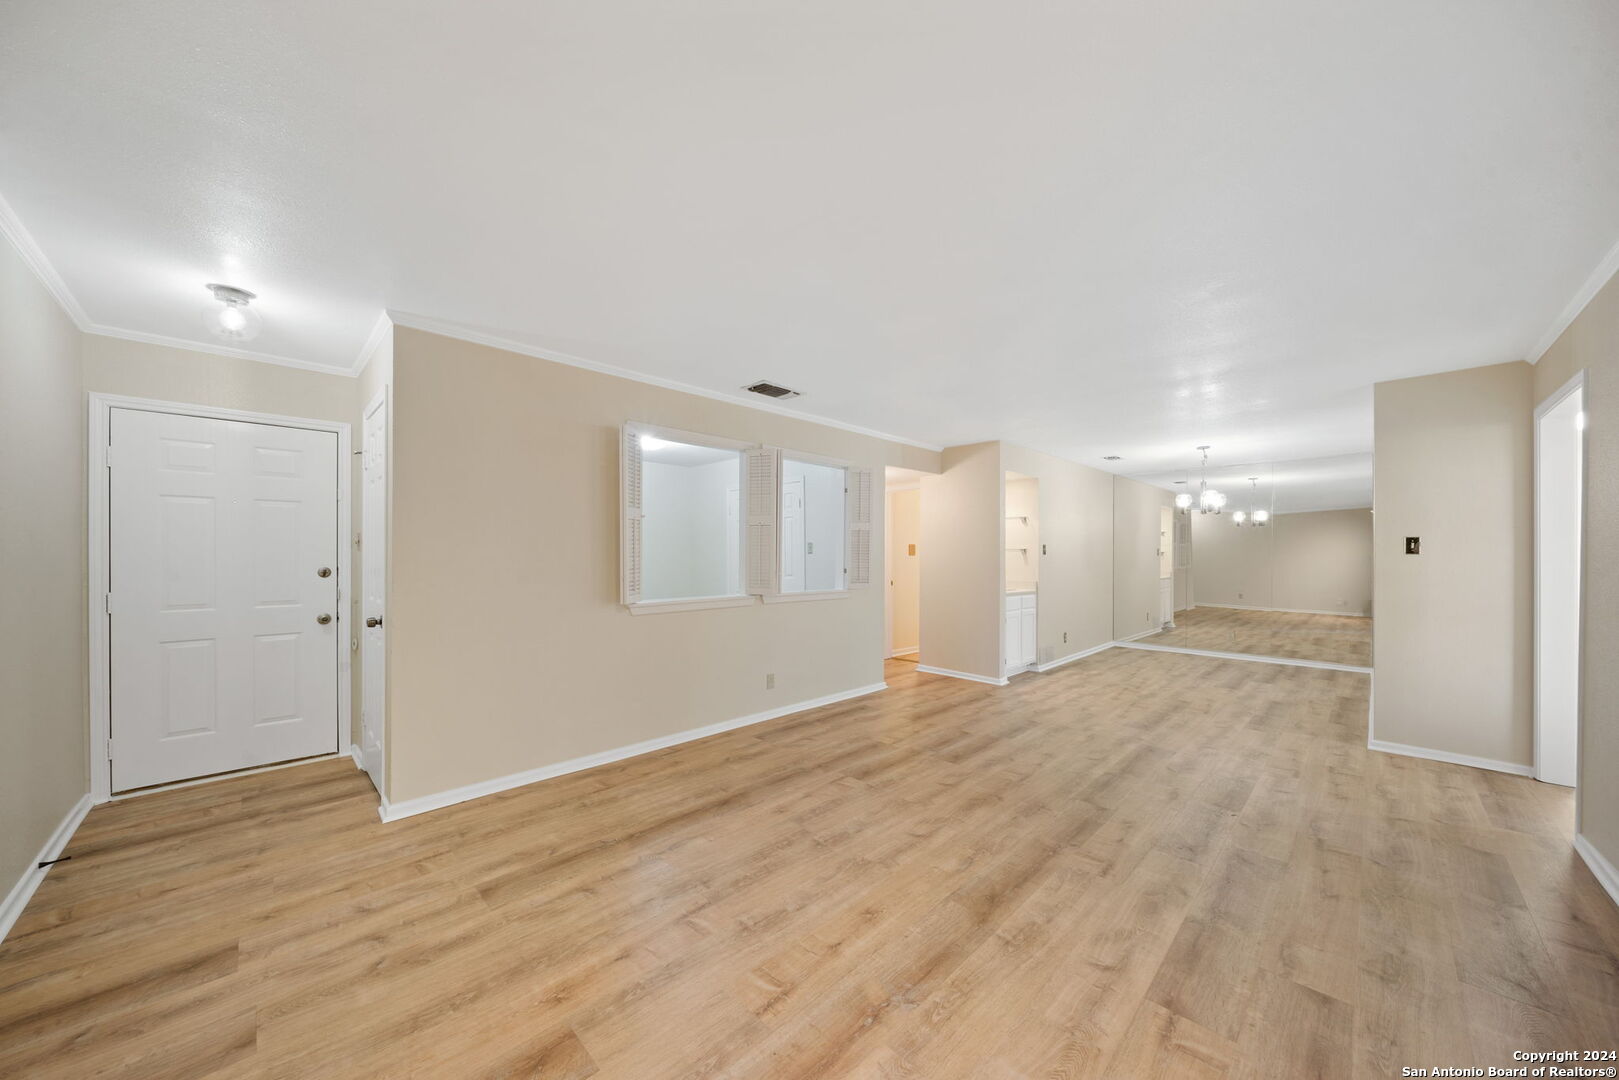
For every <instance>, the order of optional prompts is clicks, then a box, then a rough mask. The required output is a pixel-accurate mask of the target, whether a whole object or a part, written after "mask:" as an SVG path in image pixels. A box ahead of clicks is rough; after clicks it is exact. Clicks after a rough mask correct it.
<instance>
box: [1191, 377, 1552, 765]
mask: <svg viewBox="0 0 1619 1080" xmlns="http://www.w3.org/2000/svg"><path fill="white" fill-rule="evenodd" d="M1533 375H1534V372H1533V369H1532V368H1531V367H1530V366H1529V365H1528V364H1524V363H1511V364H1498V365H1495V366H1493V367H1482V368H1471V369H1468V370H1465V371H1453V372H1447V373H1445V374H1442V375H1428V376H1424V377H1421V378H1416V379H1401V380H1398V381H1395V382H1385V383H1378V384H1377V386H1376V388H1375V398H1374V400H1375V413H1376V418H1375V452H1376V464H1375V477H1374V485H1375V509H1376V516H1375V520H1374V526H1373V561H1374V566H1373V594H1374V597H1375V599H1374V604H1375V607H1376V612H1377V618H1376V621H1375V624H1374V631H1373V648H1374V654H1375V664H1376V668H1377V678H1376V680H1375V682H1374V684H1373V698H1374V701H1373V705H1374V734H1373V737H1374V738H1376V739H1377V740H1379V741H1383V742H1390V743H1402V744H1405V745H1409V746H1417V747H1423V748H1426V749H1430V750H1439V751H1444V752H1448V753H1452V754H1465V755H1469V756H1473V757H1480V758H1486V759H1490V760H1493V761H1502V762H1509V763H1513V764H1517V765H1528V764H1529V763H1530V762H1531V760H1532V759H1531V752H1532V735H1533V731H1532V718H1531V693H1530V680H1531V677H1532V671H1531V666H1530V658H1531V647H1532V636H1533V635H1532V628H1531V618H1530V602H1531V592H1530V590H1531V558H1530V556H1531V553H1530V543H1531V537H1532V531H1531V513H1532V498H1531V482H1532V477H1531V458H1532V454H1531V434H1532V431H1531V411H1532V401H1531V396H1532V386H1533ZM1407 536H1420V537H1421V538H1422V553H1421V554H1420V555H1406V554H1403V544H1404V538H1405V537H1407ZM1202 554H1203V553H1202V551H1201V550H1200V551H1199V557H1200V558H1201V557H1202ZM1199 593H1200V594H1201V585H1199ZM1199 598H1200V599H1201V595H1200V597H1199Z"/></svg>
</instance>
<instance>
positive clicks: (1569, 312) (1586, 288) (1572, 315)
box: [1524, 241, 1619, 364]
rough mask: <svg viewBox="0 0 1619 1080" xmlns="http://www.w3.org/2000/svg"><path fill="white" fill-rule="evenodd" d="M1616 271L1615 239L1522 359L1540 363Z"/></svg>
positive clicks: (1618, 261)
mask: <svg viewBox="0 0 1619 1080" xmlns="http://www.w3.org/2000/svg"><path fill="white" fill-rule="evenodd" d="M1616 273H1619V241H1616V242H1615V243H1614V245H1613V247H1611V248H1609V249H1608V253H1607V254H1606V255H1604V256H1603V257H1602V261H1601V262H1599V263H1597V265H1596V269H1595V270H1592V271H1591V276H1590V277H1588V278H1586V279H1585V284H1584V285H1581V286H1580V291H1579V292H1577V293H1575V294H1574V296H1573V297H1572V298H1571V299H1570V300H1569V302H1568V306H1567V307H1565V308H1563V313H1562V314H1561V315H1559V316H1557V319H1556V321H1554V322H1553V323H1552V324H1551V325H1550V326H1548V327H1547V328H1546V332H1545V333H1544V334H1542V335H1540V340H1539V341H1537V342H1535V347H1534V348H1532V349H1530V350H1529V355H1528V356H1525V357H1524V359H1525V360H1527V361H1529V362H1530V363H1531V364H1538V363H1540V358H1541V357H1543V356H1545V355H1546V353H1547V351H1548V350H1550V349H1551V347H1552V346H1553V345H1555V344H1557V339H1558V338H1560V337H1562V336H1563V331H1564V330H1567V329H1568V328H1569V326H1571V325H1572V324H1573V322H1574V320H1575V319H1577V318H1579V317H1580V312H1582V311H1584V310H1585V305H1587V304H1589V303H1590V302H1591V301H1592V299H1594V298H1595V297H1596V294H1597V293H1599V292H1601V291H1602V287H1603V286H1604V285H1606V284H1607V283H1608V282H1609V280H1611V279H1612V278H1613V276H1614V274H1616Z"/></svg>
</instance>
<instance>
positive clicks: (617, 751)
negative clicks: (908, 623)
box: [377, 682, 888, 821]
mask: <svg viewBox="0 0 1619 1080" xmlns="http://www.w3.org/2000/svg"><path fill="white" fill-rule="evenodd" d="M887 689H888V684H887V683H881V682H879V683H872V684H871V685H869V686H857V687H855V688H854V689H852V690H842V691H839V692H838V693H835V694H827V695H826V696H824V697H818V698H811V699H810V700H809V701H799V702H795V703H794V704H792V705H783V706H781V707H780V708H776V709H767V710H765V711H764V712H758V713H753V714H752V715H749V716H739V717H737V718H735V719H733V720H721V721H720V722H719V723H717V724H707V725H705V726H703V727H698V728H690V729H688V730H686V731H677V732H675V733H674V734H673V735H662V736H659V737H658V738H656V739H647V740H646V741H644V742H638V743H631V744H630V745H629V746H619V747H614V748H613V749H611V750H603V751H601V752H599V753H595V754H586V755H585V756H583V757H576V758H572V759H570V760H568V761H559V762H557V763H556V764H555V765H542V766H540V767H539V768H537V769H528V770H526V771H524V772H520V773H512V774H511V775H510V776H497V777H496V778H495V779H493V780H484V781H481V782H479V783H476V784H467V785H466V786H464V787H458V788H451V789H450V790H448V791H440V792H435V793H434V794H432V795H422V796H419V797H417V798H414V799H406V800H404V801H403V802H395V803H391V802H389V801H388V799H387V798H386V797H384V798H383V799H382V802H381V804H380V805H379V806H378V807H377V814H378V816H379V817H381V818H382V820H383V821H398V820H399V819H400V818H407V817H414V816H415V815H417V814H425V813H427V812H428V811H429V810H442V809H443V808H444V807H446V806H454V805H455V804H456V803H463V802H468V801H470V800H472V799H481V798H483V797H484V796H485V795H494V794H496V793H497V792H501V791H510V790H511V789H512V788H518V787H527V786H528V785H529V784H537V783H539V782H540V781H541V780H550V779H551V778H552V777H556V776H566V775H567V774H568V773H576V772H582V771H583V770H585V769H594V768H595V767H596V766H598V765H608V764H611V763H612V762H615V761H623V760H624V759H625V758H632V757H638V756H640V755H641V754H650V753H651V752H652V751H654V750H662V749H665V748H666V747H670V746H678V745H680V744H681V743H687V742H693V741H694V740H697V739H706V738H708V737H709V736H710V735H718V734H720V733H722V732H726V731H733V730H735V729H736V728H740V727H748V726H749V725H751V724H760V723H763V722H764V721H766V720H775V719H777V718H778V717H782V716H789V715H791V714H792V713H797V712H803V711H805V710H806V709H818V708H820V707H821V706H823V705H834V704H836V703H838V702H840V701H848V700H849V699H851V698H857V697H864V696H865V695H867V694H875V693H877V692H878V691H880V690H887Z"/></svg>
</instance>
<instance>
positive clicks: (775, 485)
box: [745, 446, 781, 596]
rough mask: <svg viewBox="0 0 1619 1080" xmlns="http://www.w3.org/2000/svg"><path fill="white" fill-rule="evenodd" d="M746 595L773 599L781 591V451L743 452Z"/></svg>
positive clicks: (758, 450)
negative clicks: (778, 539) (779, 538)
mask: <svg viewBox="0 0 1619 1080" xmlns="http://www.w3.org/2000/svg"><path fill="white" fill-rule="evenodd" d="M746 458H747V469H748V489H747V495H748V498H747V544H746V545H745V546H746V549H747V576H748V592H750V593H752V594H753V595H755V596H774V595H776V593H778V592H780V591H781V545H780V543H779V542H778V541H777V539H776V530H777V521H778V520H779V514H778V509H779V508H778V506H777V503H778V502H779V500H780V493H781V451H779V450H777V449H775V448H774V447H769V446H761V447H756V448H754V449H752V450H748V451H747V452H746Z"/></svg>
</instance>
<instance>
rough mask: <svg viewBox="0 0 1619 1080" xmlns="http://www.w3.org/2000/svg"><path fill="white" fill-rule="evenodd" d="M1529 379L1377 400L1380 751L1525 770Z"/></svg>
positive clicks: (1482, 373) (1380, 393) (1392, 392)
mask: <svg viewBox="0 0 1619 1080" xmlns="http://www.w3.org/2000/svg"><path fill="white" fill-rule="evenodd" d="M1533 376H1534V372H1533V369H1532V368H1531V367H1530V365H1528V364H1525V363H1522V362H1521V361H1519V362H1513V363H1510V364H1497V365H1494V366H1491V367H1480V368H1469V369H1466V370H1462V371H1451V372H1446V373H1444V374H1440V375H1426V376H1422V377H1419V378H1414V379H1400V380H1397V381H1394V382H1384V383H1378V384H1377V386H1376V387H1375V388H1374V409H1375V420H1374V428H1375V435H1374V443H1375V461H1376V464H1375V466H1374V490H1375V494H1374V509H1375V517H1374V524H1373V534H1372V542H1373V571H1372V581H1373V584H1372V591H1373V597H1374V599H1373V603H1374V606H1375V608H1376V612H1377V618H1376V620H1375V621H1374V623H1373V653H1374V656H1375V665H1376V669H1377V679H1376V681H1375V682H1374V684H1373V697H1374V721H1373V724H1374V727H1373V732H1372V738H1373V739H1375V740H1376V741H1379V742H1386V743H1396V744H1402V745H1406V746H1413V747H1420V748H1423V749H1427V750H1437V751H1442V752H1445V753H1450V754H1459V755H1466V756H1469V757H1476V758H1482V759H1485V760H1487V761H1492V762H1501V763H1507V764H1511V765H1518V766H1527V765H1529V764H1530V763H1531V762H1532V760H1533V756H1532V755H1533V734H1534V731H1533V714H1532V694H1531V680H1532V678H1533V670H1532V651H1533V638H1534V633H1533V621H1532V610H1531V600H1532V591H1531V590H1532V569H1533V567H1532V557H1531V556H1532V553H1531V550H1530V548H1531V543H1532V538H1533V510H1534V501H1533V498H1532V482H1533V477H1532V462H1533V449H1532V447H1533V441H1532V440H1533V424H1532V411H1533V403H1532V400H1531V398H1532V391H1533ZM1408 536H1416V537H1420V538H1421V554H1418V555H1407V554H1404V542H1405V538H1406V537H1408Z"/></svg>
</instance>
